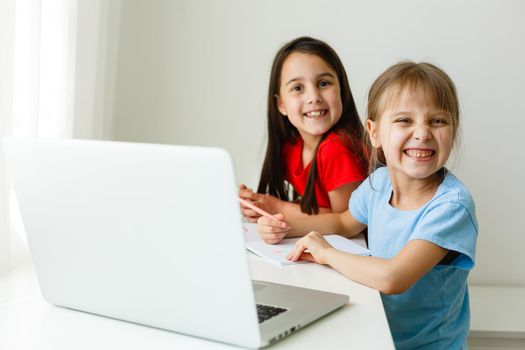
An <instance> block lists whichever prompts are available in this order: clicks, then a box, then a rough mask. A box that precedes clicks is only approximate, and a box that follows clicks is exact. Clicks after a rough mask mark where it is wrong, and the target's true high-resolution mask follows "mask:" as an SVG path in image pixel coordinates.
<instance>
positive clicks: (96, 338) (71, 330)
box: [0, 253, 394, 350]
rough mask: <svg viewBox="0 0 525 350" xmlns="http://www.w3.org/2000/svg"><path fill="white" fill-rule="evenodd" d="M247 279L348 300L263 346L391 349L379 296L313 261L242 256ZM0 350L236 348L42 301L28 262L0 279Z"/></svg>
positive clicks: (278, 347)
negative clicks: (248, 273)
mask: <svg viewBox="0 0 525 350" xmlns="http://www.w3.org/2000/svg"><path fill="white" fill-rule="evenodd" d="M249 260H250V264H251V270H252V277H253V278H254V279H259V280H264V281H270V282H277V283H283V284H289V285H294V286H301V287H307V288H314V289H320V290H326V291H332V292H337V293H342V294H347V295H349V296H350V303H349V304H348V305H346V306H344V307H343V308H342V309H340V310H338V311H336V312H334V313H332V314H330V315H328V316H326V317H324V318H323V319H321V320H319V321H317V322H315V323H313V324H311V325H309V326H307V327H305V328H304V329H302V330H300V331H298V332H297V333H295V334H293V335H291V336H289V337H287V338H285V339H284V340H281V341H280V342H278V343H276V344H275V345H273V346H272V347H271V349H301V350H305V349H350V348H352V349H394V345H393V342H392V337H391V335H390V330H389V328H388V323H387V320H386V316H385V312H384V310H383V305H382V302H381V298H380V296H379V293H378V292H377V291H376V290H373V289H370V288H368V287H365V286H362V285H360V284H358V283H354V282H352V281H350V280H348V279H347V278H345V277H343V276H342V275H340V274H339V273H337V272H336V271H334V270H333V269H331V268H329V267H325V266H319V265H315V264H301V265H294V266H286V267H277V266H275V265H272V264H270V263H268V262H267V261H265V260H263V259H261V258H259V257H257V256H255V255H253V254H251V253H250V254H249ZM0 349H10V350H11V349H53V350H60V349H97V350H103V349H170V350H171V349H238V348H236V347H234V346H230V345H226V344H220V343H216V342H212V341H208V340H203V339H199V338H194V337H190V336H186V335H181V334H177V333H172V332H168V331H162V330H158V329H154V328H150V327H145V326H140V325H136V324H133V323H128V322H123V321H118V320H114V319H110V318H105V317H100V316H95V315H91V314H87V313H83V312H78V311H73V310H69V309H65V308H61V307H56V306H53V305H51V304H49V303H47V302H46V301H45V300H44V299H43V298H42V296H41V294H40V289H39V286H38V282H37V279H36V276H35V272H34V269H33V265H32V263H30V262H29V263H27V264H25V265H23V266H20V267H18V268H17V269H16V270H14V271H12V272H11V273H10V274H9V275H7V276H5V277H3V278H0Z"/></svg>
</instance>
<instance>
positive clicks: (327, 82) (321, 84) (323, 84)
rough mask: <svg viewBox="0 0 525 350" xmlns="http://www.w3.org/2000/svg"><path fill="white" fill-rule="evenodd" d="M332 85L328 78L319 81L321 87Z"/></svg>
mask: <svg viewBox="0 0 525 350" xmlns="http://www.w3.org/2000/svg"><path fill="white" fill-rule="evenodd" d="M329 85H330V82H329V81H326V80H323V81H320V82H319V86H320V87H327V86H329Z"/></svg>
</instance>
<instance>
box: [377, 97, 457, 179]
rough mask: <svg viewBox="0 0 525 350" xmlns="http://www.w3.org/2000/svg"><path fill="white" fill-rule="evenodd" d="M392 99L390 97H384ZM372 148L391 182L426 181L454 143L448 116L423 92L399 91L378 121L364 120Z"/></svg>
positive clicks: (440, 165) (438, 167)
mask: <svg viewBox="0 0 525 350" xmlns="http://www.w3.org/2000/svg"><path fill="white" fill-rule="evenodd" d="M386 95H387V96H389V95H390V96H392V94H388V93H387V94H386ZM367 128H368V131H369V135H370V140H371V143H372V146H373V147H375V148H381V149H382V150H383V153H384V155H385V159H386V163H387V166H388V169H389V173H390V176H391V177H392V179H393V180H398V181H403V180H414V179H430V178H431V176H432V175H434V174H435V173H436V172H437V171H438V170H440V169H441V168H442V167H443V166H444V165H445V163H446V162H447V160H448V158H449V156H450V152H451V151H452V146H453V143H454V137H453V135H454V132H453V127H452V120H451V116H450V115H449V113H446V112H444V111H442V110H441V109H439V108H437V107H435V106H434V104H433V103H429V99H428V98H427V96H425V94H424V93H421V92H419V93H418V92H414V91H410V90H408V89H405V90H403V91H401V93H400V94H399V97H398V98H397V99H396V100H395V102H393V103H386V105H385V107H384V111H383V113H382V115H381V118H379V120H378V121H372V120H368V121H367Z"/></svg>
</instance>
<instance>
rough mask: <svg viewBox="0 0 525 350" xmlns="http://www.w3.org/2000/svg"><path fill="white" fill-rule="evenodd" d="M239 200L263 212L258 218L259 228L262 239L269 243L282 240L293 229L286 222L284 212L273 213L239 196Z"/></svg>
mask: <svg viewBox="0 0 525 350" xmlns="http://www.w3.org/2000/svg"><path fill="white" fill-rule="evenodd" d="M239 202H240V203H241V204H242V205H244V206H246V207H248V208H250V209H252V210H253V211H255V212H257V213H259V214H261V217H260V218H259V219H258V220H257V223H258V225H257V226H258V227H257V230H258V231H259V234H260V235H261V239H262V240H263V241H265V242H266V243H269V244H275V243H278V242H280V241H281V240H282V239H283V238H284V237H285V236H286V234H287V233H288V231H289V230H290V229H291V227H290V226H289V225H288V224H287V223H286V222H284V215H283V214H280V213H279V214H275V215H272V214H270V213H267V212H266V211H264V210H262V209H261V208H259V207H257V206H255V205H254V204H253V203H252V202H250V201H248V200H246V199H243V198H241V197H239Z"/></svg>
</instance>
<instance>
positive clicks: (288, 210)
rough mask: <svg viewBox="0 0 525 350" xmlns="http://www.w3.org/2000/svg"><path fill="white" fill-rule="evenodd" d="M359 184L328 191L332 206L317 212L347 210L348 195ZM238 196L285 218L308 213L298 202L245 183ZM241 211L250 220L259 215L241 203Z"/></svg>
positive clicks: (349, 184)
mask: <svg viewBox="0 0 525 350" xmlns="http://www.w3.org/2000/svg"><path fill="white" fill-rule="evenodd" d="M359 184H360V182H351V183H348V184H346V185H343V186H340V187H338V188H337V189H335V190H333V191H330V192H328V198H329V199H330V206H331V207H332V208H331V209H329V208H319V214H327V213H342V212H344V211H346V210H348V202H349V200H350V196H351V194H352V192H353V191H354V190H355V189H356V188H357V187H358V186H359ZM239 196H240V197H241V198H244V199H247V200H250V201H252V202H253V203H254V205H256V206H258V207H259V208H261V209H262V210H264V211H266V212H268V213H271V214H275V213H282V214H283V215H284V216H285V217H287V218H305V217H308V214H305V213H303V212H302V211H301V206H300V204H299V203H295V202H288V201H283V200H280V199H278V198H277V197H274V196H271V195H267V194H260V193H255V192H253V191H252V190H251V189H250V188H248V187H246V186H245V185H241V186H240V188H239ZM241 213H242V215H243V216H244V217H245V218H246V219H247V220H248V221H250V222H256V221H257V219H258V218H259V217H260V215H259V214H258V213H256V212H255V211H253V210H252V209H250V208H248V207H245V206H243V205H241Z"/></svg>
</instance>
